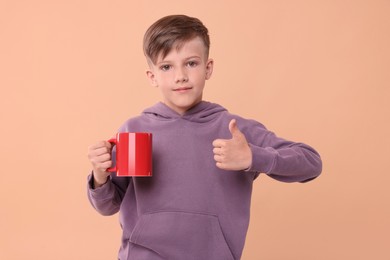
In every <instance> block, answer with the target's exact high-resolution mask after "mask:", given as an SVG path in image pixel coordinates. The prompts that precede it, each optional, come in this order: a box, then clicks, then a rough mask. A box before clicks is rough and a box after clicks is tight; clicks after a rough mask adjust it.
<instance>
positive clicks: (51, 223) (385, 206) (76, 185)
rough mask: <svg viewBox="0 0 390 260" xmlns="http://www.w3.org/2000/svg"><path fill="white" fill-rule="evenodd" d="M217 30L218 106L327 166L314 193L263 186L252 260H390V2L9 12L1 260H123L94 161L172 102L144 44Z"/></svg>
mask: <svg viewBox="0 0 390 260" xmlns="http://www.w3.org/2000/svg"><path fill="white" fill-rule="evenodd" d="M176 13H184V14H188V15H191V16H196V17H199V18H200V19H201V20H202V21H203V22H204V23H205V24H206V25H207V26H208V28H209V30H210V34H211V39H212V47H211V56H212V57H213V58H214V59H215V71H214V75H213V77H212V79H211V80H210V81H208V82H207V86H206V90H205V99H206V100H210V101H213V102H217V103H220V104H222V105H224V106H225V107H227V108H228V109H229V110H230V111H231V112H233V113H236V114H240V115H242V116H244V117H248V118H253V119H256V120H258V121H260V122H262V123H264V124H265V125H266V126H267V127H268V128H269V129H271V130H273V131H275V132H276V133H277V134H279V135H280V136H283V137H285V138H288V139H292V140H295V141H303V142H306V143H308V144H310V145H312V146H314V147H315V148H316V149H317V150H318V151H319V152H320V153H321V155H322V158H323V163H324V168H323V174H322V176H321V177H320V178H318V179H317V180H315V181H314V182H311V183H307V184H285V183H280V182H277V181H274V180H272V179H270V178H268V177H266V176H262V177H261V178H259V179H258V180H257V181H256V182H255V185H254V186H255V187H254V194H253V200H252V212H251V223H250V229H249V232H248V236H247V241H246V245H245V250H244V253H243V257H242V259H245V260H248V259H249V260H251V259H265V260H302V259H305V260H328V259H332V260H333V259H340V260H344V259H354V260H358V259H362V260H363V259H365V260H366V259H376V260H378V259H390V252H389V250H388V246H389V241H390V223H389V219H390V207H389V206H390V202H389V201H390V200H389V199H390V192H389V185H390V171H389V167H388V165H389V155H390V148H389V147H390V138H389V133H390V120H389V119H390V115H389V111H390V110H389V109H390V105H389V99H390V91H389V87H390V84H389V82H390V73H389V68H390V48H389V46H390V15H389V14H390V1H388V0H383V1H380V0H373V1H368V0H366V1H355V0H350V1H347V0H331V1H325V0H323V1H311V0H297V1H287V0H285V1H281V0H276V1H265V0H264V1H263V0H261V1H258V0H253V1H249V0H242V1H209V0H208V1H191V2H187V1H169V0H168V1H152V0H148V1H125V0H118V1H103V0H46V1H45V0H35V1H27V0H26V1H21V0H1V1H0V87H1V103H0V113H1V114H0V115H1V128H0V136H1V142H0V143H1V151H0V160H1V178H0V180H1V184H0V185H1V187H0V199H1V201H0V210H1V214H0V259H57V260H59V259H60V260H61V259H64V260H65V259H67V260H68V259H102V260H105V259H115V258H116V254H117V250H118V246H119V242H120V241H119V239H120V234H121V232H120V228H119V225H118V216H117V215H116V216H113V217H103V216H100V215H99V214H98V213H96V212H95V211H94V210H93V209H92V207H91V206H90V205H89V203H88V201H87V197H86V176H87V174H88V172H89V168H90V165H89V162H88V160H87V158H86V152H87V147H88V145H90V144H92V143H94V142H95V141H97V140H100V139H106V138H108V137H110V136H111V135H113V134H114V133H115V131H116V129H117V128H118V127H119V125H120V124H122V122H123V121H124V120H126V119H127V118H128V117H132V116H135V115H138V114H139V113H140V112H141V111H142V109H143V108H145V107H148V106H150V105H153V104H154V103H156V102H157V101H159V98H160V94H159V92H158V90H156V89H154V88H152V87H150V86H149V85H148V82H147V80H146V77H145V73H144V72H145V68H146V62H145V61H144V57H143V54H142V45H141V42H142V37H143V33H144V31H145V30H146V29H147V27H148V26H149V25H150V24H151V23H153V22H154V21H155V20H156V19H158V18H160V17H162V16H164V15H168V14H176Z"/></svg>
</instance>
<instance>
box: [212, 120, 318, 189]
mask: <svg viewBox="0 0 390 260" xmlns="http://www.w3.org/2000/svg"><path fill="white" fill-rule="evenodd" d="M242 124H243V132H241V131H240V130H239V129H238V127H237V124H236V122H235V120H232V121H231V122H230V124H229V130H230V132H231V133H232V139H229V140H221V139H218V140H215V141H214V143H213V145H214V154H215V157H214V158H215V160H216V162H217V166H218V167H219V168H222V169H225V170H246V171H251V172H257V173H266V174H267V175H269V176H270V177H272V178H274V179H277V180H279V181H283V182H306V181H310V180H312V179H314V178H316V177H317V176H318V175H319V174H320V173H321V171H322V161H321V158H320V156H319V154H318V153H317V152H316V151H315V150H314V149H313V148H312V147H310V146H308V145H306V144H303V143H295V142H291V141H287V140H284V139H282V138H279V137H277V136H276V135H275V134H274V133H272V132H270V131H268V130H267V129H266V128H265V127H264V126H263V125H261V124H259V123H257V122H256V123H255V124H254V123H253V121H250V122H248V121H243V122H242ZM232 130H233V131H232ZM221 147H225V149H224V151H222V152H221V150H220V148H221ZM248 151H249V157H248ZM220 154H223V157H221V155H220ZM249 158H250V159H249ZM221 161H222V162H223V164H221ZM245 166H248V167H245ZM256 176H257V175H256Z"/></svg>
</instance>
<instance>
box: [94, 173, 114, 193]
mask: <svg viewBox="0 0 390 260" xmlns="http://www.w3.org/2000/svg"><path fill="white" fill-rule="evenodd" d="M112 189H113V187H112V185H111V176H110V177H109V179H108V180H107V182H106V183H105V184H103V185H102V186H100V187H98V188H95V187H94V182H93V172H92V173H91V174H90V175H88V192H89V194H90V195H91V197H93V198H94V199H97V200H105V199H109V198H111V197H112V194H113V191H112Z"/></svg>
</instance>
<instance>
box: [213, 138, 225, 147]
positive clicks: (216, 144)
mask: <svg viewBox="0 0 390 260" xmlns="http://www.w3.org/2000/svg"><path fill="white" fill-rule="evenodd" d="M225 144H226V140H224V139H215V140H214V141H213V146H214V147H224V146H225Z"/></svg>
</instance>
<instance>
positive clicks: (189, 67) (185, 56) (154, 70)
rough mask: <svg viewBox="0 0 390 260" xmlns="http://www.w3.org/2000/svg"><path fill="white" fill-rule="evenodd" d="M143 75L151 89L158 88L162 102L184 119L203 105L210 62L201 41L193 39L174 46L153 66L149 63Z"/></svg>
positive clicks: (211, 70)
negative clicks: (185, 114)
mask: <svg viewBox="0 0 390 260" xmlns="http://www.w3.org/2000/svg"><path fill="white" fill-rule="evenodd" d="M149 64H150V70H148V71H147V72H146V74H147V76H148V78H149V80H150V82H151V84H152V86H155V87H158V88H160V91H161V93H162V96H163V102H164V103H165V104H166V105H167V106H168V107H170V108H171V109H173V110H174V111H176V112H177V113H179V114H181V115H183V114H184V113H185V112H186V111H187V110H189V109H190V108H192V107H193V106H195V105H196V104H198V103H199V102H200V101H202V94H203V88H204V86H205V81H206V80H207V79H209V78H210V77H211V74H212V72H213V60H212V59H208V58H207V55H206V48H205V46H204V43H203V41H202V40H201V39H200V38H199V37H196V38H194V39H192V40H189V41H187V42H185V43H184V44H183V45H182V46H181V48H180V49H177V48H176V46H174V47H173V48H172V50H171V51H170V52H169V53H168V55H167V56H166V57H164V58H162V57H161V55H160V56H159V57H158V59H157V61H156V64H153V63H152V62H149Z"/></svg>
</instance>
